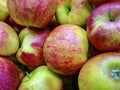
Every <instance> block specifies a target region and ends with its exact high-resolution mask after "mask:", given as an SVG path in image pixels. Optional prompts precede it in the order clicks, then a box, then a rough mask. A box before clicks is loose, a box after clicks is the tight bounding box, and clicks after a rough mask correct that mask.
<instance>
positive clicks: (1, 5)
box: [0, 0, 9, 21]
mask: <svg viewBox="0 0 120 90" xmlns="http://www.w3.org/2000/svg"><path fill="white" fill-rule="evenodd" d="M8 16H9V13H8V9H7V0H0V21H4V20H5V19H7V17H8Z"/></svg>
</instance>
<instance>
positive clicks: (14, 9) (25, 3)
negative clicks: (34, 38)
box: [7, 0, 58, 28]
mask: <svg viewBox="0 0 120 90" xmlns="http://www.w3.org/2000/svg"><path fill="white" fill-rule="evenodd" d="M57 4H58V0H8V1H7V7H8V12H9V14H10V16H11V18H12V19H13V20H14V21H15V22H16V23H17V24H20V25H23V26H32V27H38V28H42V27H45V26H46V25H48V24H49V22H50V21H51V20H52V17H53V16H54V14H55V10H56V7H57Z"/></svg>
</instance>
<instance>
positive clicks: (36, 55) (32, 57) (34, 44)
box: [16, 27, 50, 67]
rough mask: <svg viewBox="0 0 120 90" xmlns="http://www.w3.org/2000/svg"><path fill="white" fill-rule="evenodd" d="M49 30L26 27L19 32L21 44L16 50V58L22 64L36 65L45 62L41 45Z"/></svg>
mask: <svg viewBox="0 0 120 90" xmlns="http://www.w3.org/2000/svg"><path fill="white" fill-rule="evenodd" d="M49 33H50V30H48V29H47V28H44V29H42V30H40V29H36V28H30V27H26V28H24V29H23V30H21V32H20V33H19V38H20V43H21V46H20V48H19V49H18V51H17V54H16V57H17V59H18V60H19V61H20V62H21V63H22V64H24V65H27V66H31V67H37V66H39V65H42V64H45V62H44V60H43V45H44V41H45V39H46V37H47V36H48V35H49Z"/></svg>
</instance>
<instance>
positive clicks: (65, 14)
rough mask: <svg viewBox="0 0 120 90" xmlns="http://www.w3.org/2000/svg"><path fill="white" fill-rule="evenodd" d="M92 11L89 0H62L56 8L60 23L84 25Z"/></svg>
mask: <svg viewBox="0 0 120 90" xmlns="http://www.w3.org/2000/svg"><path fill="white" fill-rule="evenodd" d="M90 13H91V6H90V5H89V3H88V1H87V0H61V1H60V4H59V5H58V7H57V10H56V19H57V21H58V22H59V23H60V24H75V25H79V26H84V25H85V24H86V22H87V19H88V16H89V15H90Z"/></svg>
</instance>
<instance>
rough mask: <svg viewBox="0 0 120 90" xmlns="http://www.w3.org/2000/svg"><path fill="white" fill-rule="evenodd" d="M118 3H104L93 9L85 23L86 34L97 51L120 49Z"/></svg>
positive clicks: (119, 8) (119, 7) (119, 4)
mask: <svg viewBox="0 0 120 90" xmlns="http://www.w3.org/2000/svg"><path fill="white" fill-rule="evenodd" d="M119 11H120V2H109V3H105V4H103V5H101V6H99V7H97V8H96V9H94V10H93V11H92V13H91V15H90V17H89V19H88V22H87V34H88V38H89V40H90V42H91V44H92V45H93V46H94V47H95V48H96V49H98V50H102V51H109V50H116V49H120V12H119Z"/></svg>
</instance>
